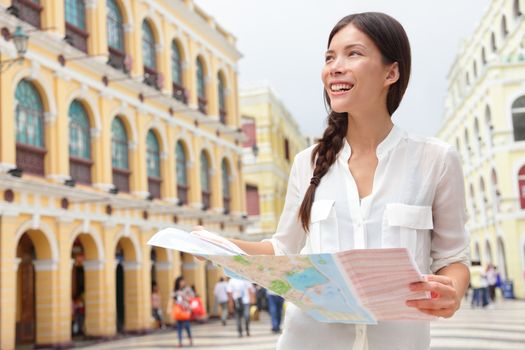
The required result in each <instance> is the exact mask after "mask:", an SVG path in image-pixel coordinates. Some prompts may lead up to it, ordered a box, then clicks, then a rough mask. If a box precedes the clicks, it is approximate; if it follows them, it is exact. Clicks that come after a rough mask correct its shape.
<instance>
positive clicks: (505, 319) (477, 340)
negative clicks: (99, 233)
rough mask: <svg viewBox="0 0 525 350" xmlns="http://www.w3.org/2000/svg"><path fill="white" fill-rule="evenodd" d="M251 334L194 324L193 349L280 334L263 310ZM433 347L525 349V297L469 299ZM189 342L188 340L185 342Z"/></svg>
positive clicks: (148, 345) (126, 348)
mask: <svg viewBox="0 0 525 350" xmlns="http://www.w3.org/2000/svg"><path fill="white" fill-rule="evenodd" d="M251 328H252V329H251V333H252V334H251V336H250V337H243V338H238V336H237V332H236V329H235V325H234V321H233V320H230V321H229V324H228V325H227V326H226V327H223V326H222V325H221V324H220V322H218V321H215V320H212V321H210V322H208V323H207V324H203V325H194V326H193V328H192V331H193V333H194V345H193V347H192V349H199V350H207V349H215V350H217V349H219V350H220V349H224V350H226V349H239V350H245V349H250V350H269V349H274V348H275V343H276V341H277V336H276V335H274V334H272V333H271V332H270V319H269V317H268V314H267V313H263V314H262V316H261V320H260V321H257V322H252V327H251ZM431 334H432V347H431V349H432V350H445V349H457V350H467V349H468V350H474V349H475V350H483V349H494V350H518V349H520V350H523V349H525V301H504V302H499V303H497V304H494V305H491V306H490V307H488V308H485V309H471V308H470V306H469V305H468V303H464V306H463V308H462V309H461V310H460V311H458V313H457V314H456V316H455V317H454V318H453V319H449V320H440V321H437V322H434V323H433V325H432V331H431ZM185 344H186V343H185ZM176 345H177V333H176V332H174V331H162V332H159V333H155V334H150V335H146V336H141V337H129V338H125V339H121V340H116V341H112V342H106V343H101V344H95V345H90V346H88V347H84V349H90V350H153V349H155V350H156V349H172V348H175V347H176Z"/></svg>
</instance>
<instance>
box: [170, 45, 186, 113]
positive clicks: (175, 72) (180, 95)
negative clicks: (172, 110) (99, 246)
mask: <svg viewBox="0 0 525 350" xmlns="http://www.w3.org/2000/svg"><path fill="white" fill-rule="evenodd" d="M171 76H172V83H173V97H175V98H176V99H177V100H179V101H180V102H182V103H185V104H187V103H188V96H187V95H186V89H185V88H184V79H183V76H182V55H181V52H180V48H179V45H178V44H177V42H175V40H174V41H173V42H172V43H171Z"/></svg>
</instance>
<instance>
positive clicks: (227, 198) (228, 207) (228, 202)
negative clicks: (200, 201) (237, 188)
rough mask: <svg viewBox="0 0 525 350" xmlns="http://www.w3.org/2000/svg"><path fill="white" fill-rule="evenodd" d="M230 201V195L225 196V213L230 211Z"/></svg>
mask: <svg viewBox="0 0 525 350" xmlns="http://www.w3.org/2000/svg"><path fill="white" fill-rule="evenodd" d="M230 202H231V199H230V198H229V197H223V199H222V207H223V209H224V214H229V213H230Z"/></svg>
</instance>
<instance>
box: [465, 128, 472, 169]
mask: <svg viewBox="0 0 525 350" xmlns="http://www.w3.org/2000/svg"><path fill="white" fill-rule="evenodd" d="M465 151H466V154H467V159H466V160H467V161H468V160H469V157H470V155H471V154H472V148H471V147H470V140H469V136H468V129H465Z"/></svg>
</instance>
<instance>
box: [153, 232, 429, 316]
mask: <svg viewBox="0 0 525 350" xmlns="http://www.w3.org/2000/svg"><path fill="white" fill-rule="evenodd" d="M148 244H149V245H154V246H159V247H164V248H168V249H176V250H179V251H183V252H187V253H191V254H195V255H199V256H203V257H205V258H206V259H209V260H211V261H212V262H214V263H215V264H216V265H219V266H220V267H222V268H224V270H225V272H226V274H228V275H229V276H230V277H235V278H243V279H246V280H249V281H251V282H253V283H256V284H258V285H260V286H262V287H264V288H267V289H269V290H271V291H272V292H274V293H276V294H279V295H280V296H282V297H283V298H284V299H285V300H287V301H289V302H292V303H294V304H295V305H296V306H297V307H299V308H301V309H302V310H303V311H304V312H306V313H307V314H308V315H310V316H311V317H313V318H314V319H316V320H318V321H320V322H332V323H334V322H335V323H361V324H377V322H378V321H387V320H431V319H434V317H433V316H430V315H427V314H424V313H422V312H420V311H418V310H417V309H415V308H411V307H408V306H406V305H405V301H406V300H409V299H426V298H429V295H428V293H426V292H412V291H410V290H409V288H408V285H409V284H410V283H412V282H418V281H424V276H423V275H421V273H420V272H419V271H418V268H417V265H416V264H415V262H414V260H413V259H412V257H411V256H410V254H409V253H408V250H407V249H405V248H391V249H356V250H348V251H343V252H340V253H334V254H308V255H284V256H274V255H247V254H246V253H245V252H244V251H242V250H241V249H240V248H239V247H237V245H235V244H233V243H232V242H230V241H229V240H227V239H225V238H223V237H221V236H219V235H217V234H214V233H211V232H208V231H205V230H201V231H193V232H190V233H189V232H185V231H182V230H179V229H174V228H168V229H164V230H161V231H159V232H157V233H156V234H155V235H154V236H153V237H152V238H151V239H150V240H149V241H148Z"/></svg>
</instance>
